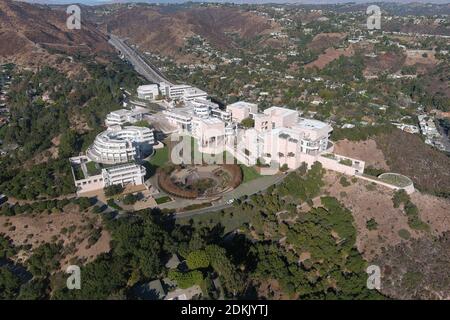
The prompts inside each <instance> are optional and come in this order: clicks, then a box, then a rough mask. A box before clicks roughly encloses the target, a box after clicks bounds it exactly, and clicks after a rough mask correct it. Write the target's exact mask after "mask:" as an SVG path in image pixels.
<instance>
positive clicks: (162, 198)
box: [155, 196, 172, 204]
mask: <svg viewBox="0 0 450 320" xmlns="http://www.w3.org/2000/svg"><path fill="white" fill-rule="evenodd" d="M155 201H156V203H157V204H163V203H166V202H170V201H172V198H171V197H169V196H163V197H161V198H157V199H155Z"/></svg>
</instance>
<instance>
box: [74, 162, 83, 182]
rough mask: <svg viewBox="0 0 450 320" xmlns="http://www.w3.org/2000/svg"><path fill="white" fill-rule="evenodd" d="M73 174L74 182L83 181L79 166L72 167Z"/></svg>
mask: <svg viewBox="0 0 450 320" xmlns="http://www.w3.org/2000/svg"><path fill="white" fill-rule="evenodd" d="M73 173H74V174H75V179H76V180H81V179H84V173H83V170H81V166H79V165H76V166H74V167H73Z"/></svg>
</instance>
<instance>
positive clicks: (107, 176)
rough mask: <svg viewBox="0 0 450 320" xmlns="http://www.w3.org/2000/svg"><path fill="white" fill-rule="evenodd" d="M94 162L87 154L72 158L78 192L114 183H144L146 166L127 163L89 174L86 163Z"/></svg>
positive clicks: (123, 184)
mask: <svg viewBox="0 0 450 320" xmlns="http://www.w3.org/2000/svg"><path fill="white" fill-rule="evenodd" d="M88 163H92V162H91V160H90V159H89V158H88V157H86V156H80V157H73V158H70V164H71V167H72V174H73V178H74V182H75V186H76V188H77V194H78V195H80V194H82V193H86V192H91V191H95V190H100V189H103V188H105V187H109V186H111V185H114V184H120V185H122V186H123V187H125V186H127V185H141V184H144V177H145V174H146V170H145V167H143V166H141V165H138V164H134V163H127V164H121V165H116V166H112V167H108V168H102V169H101V170H100V171H99V172H98V173H97V174H93V175H89V174H88V170H87V166H86V164H88ZM75 170H77V171H81V172H83V177H80V176H77V175H76V174H75Z"/></svg>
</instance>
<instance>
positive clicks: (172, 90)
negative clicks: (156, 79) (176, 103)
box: [160, 83, 208, 101]
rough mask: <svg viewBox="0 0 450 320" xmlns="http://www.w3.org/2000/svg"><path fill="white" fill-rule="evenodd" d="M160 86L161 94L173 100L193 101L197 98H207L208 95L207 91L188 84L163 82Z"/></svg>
mask: <svg viewBox="0 0 450 320" xmlns="http://www.w3.org/2000/svg"><path fill="white" fill-rule="evenodd" d="M160 88H161V94H162V95H163V96H165V97H167V98H170V99H172V100H185V101H191V100H194V99H197V98H200V99H206V98H207V97H208V94H207V93H206V92H205V91H203V90H200V89H198V88H196V87H192V86H190V85H187V84H179V85H167V84H165V83H161V84H160Z"/></svg>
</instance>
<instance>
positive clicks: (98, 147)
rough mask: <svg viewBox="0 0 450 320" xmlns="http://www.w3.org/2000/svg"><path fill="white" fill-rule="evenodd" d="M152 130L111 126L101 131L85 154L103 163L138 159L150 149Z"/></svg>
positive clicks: (152, 137) (152, 139) (148, 152)
mask: <svg viewBox="0 0 450 320" xmlns="http://www.w3.org/2000/svg"><path fill="white" fill-rule="evenodd" d="M154 142H155V141H154V136H153V130H152V129H150V128H145V127H135V126H128V127H123V128H122V127H120V126H115V127H111V128H109V129H108V130H106V131H103V132H102V133H100V134H99V135H97V137H96V138H95V140H94V143H93V144H92V145H91V146H90V147H89V149H88V151H87V156H88V157H89V158H90V159H91V160H92V161H95V162H99V163H105V164H117V163H126V162H130V161H136V160H140V159H142V158H143V157H145V156H146V155H148V154H150V152H151V151H152V145H153V144H154Z"/></svg>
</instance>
